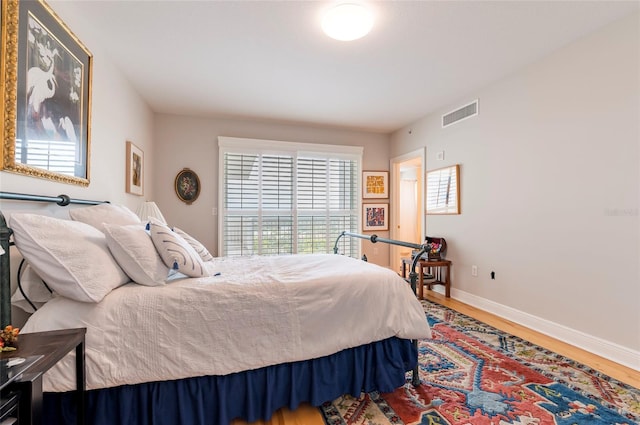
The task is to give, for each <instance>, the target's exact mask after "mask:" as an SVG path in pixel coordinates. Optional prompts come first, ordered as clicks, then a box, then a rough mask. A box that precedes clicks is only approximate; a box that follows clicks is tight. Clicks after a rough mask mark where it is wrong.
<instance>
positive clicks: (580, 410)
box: [321, 300, 640, 425]
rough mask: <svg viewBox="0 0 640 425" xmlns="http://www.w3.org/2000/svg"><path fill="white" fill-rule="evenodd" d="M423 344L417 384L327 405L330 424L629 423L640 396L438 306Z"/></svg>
mask: <svg viewBox="0 0 640 425" xmlns="http://www.w3.org/2000/svg"><path fill="white" fill-rule="evenodd" d="M422 303H423V307H424V309H425V312H426V313H427V319H428V321H429V324H430V325H431V327H432V330H433V339H432V340H422V341H420V342H419V359H418V361H419V363H420V379H421V381H422V385H420V386H419V387H418V388H413V386H412V385H411V384H410V383H409V378H410V376H409V375H408V376H407V383H406V384H405V386H404V387H402V388H399V389H398V390H396V391H395V392H393V393H387V394H379V393H368V394H363V395H362V396H361V397H360V398H357V399H356V398H353V397H341V398H339V399H337V400H334V401H333V402H331V403H326V404H325V405H324V406H322V408H321V410H322V414H323V416H324V420H325V423H326V424H328V425H343V424H344V425H386V424H420V425H422V424H425V425H427V424H428V425H440V424H449V425H466V424H473V425H582V424H589V425H596V424H602V425H623V424H625V425H631V424H638V423H640V390H639V389H636V388H633V387H631V386H629V385H626V384H623V383H621V382H618V381H616V380H614V379H613V378H610V377H608V376H606V375H603V374H602V373H600V372H598V371H595V370H593V369H591V368H589V367H587V366H584V365H581V364H579V363H576V362H574V361H572V360H569V359H567V358H565V357H562V356H560V355H558V354H556V353H553V352H551V351H549V350H546V349H544V348H541V347H539V346H536V345H534V344H531V343H529V342H527V341H525V340H523V339H520V338H518V337H515V336H512V335H509V334H506V333H504V332H502V331H499V330H497V329H495V328H493V327H491V326H489V325H487V324H485V323H482V322H479V321H477V320H475V319H472V318H470V317H468V316H465V315H464V314H461V313H458V312H456V311H453V310H450V309H448V308H446V307H443V306H441V305H439V304H435V303H432V302H429V301H426V300H425V301H422Z"/></svg>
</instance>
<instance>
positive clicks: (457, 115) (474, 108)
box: [442, 99, 478, 128]
mask: <svg viewBox="0 0 640 425" xmlns="http://www.w3.org/2000/svg"><path fill="white" fill-rule="evenodd" d="M476 115H478V99H476V100H474V101H473V102H471V103H469V104H468V105H464V106H463V107H461V108H458V109H456V110H455V111H452V112H449V113H448V114H444V115H443V116H442V128H444V127H448V126H450V125H452V124H455V123H457V122H459V121H462V120H466V119H467V118H471V117H475V116H476Z"/></svg>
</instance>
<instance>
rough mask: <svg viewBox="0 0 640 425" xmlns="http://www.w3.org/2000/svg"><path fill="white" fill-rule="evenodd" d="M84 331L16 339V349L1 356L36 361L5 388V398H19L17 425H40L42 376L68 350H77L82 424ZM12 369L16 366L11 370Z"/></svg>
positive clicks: (58, 332)
mask: <svg viewBox="0 0 640 425" xmlns="http://www.w3.org/2000/svg"><path fill="white" fill-rule="evenodd" d="M86 332H87V330H86V329H85V328H79V329H63V330H57V331H50V332H34V333H26V334H20V335H19V336H18V349H17V350H16V351H5V352H2V353H0V359H2V360H5V359H12V358H16V357H22V358H26V359H30V358H32V356H40V357H38V358H37V359H36V360H35V361H34V362H33V364H32V365H30V366H29V367H28V368H26V370H25V371H24V372H23V373H22V374H21V375H20V376H18V377H15V379H14V381H13V382H11V383H9V384H8V385H7V389H6V391H7V394H17V396H18V400H17V403H18V418H19V424H20V425H23V424H26V425H41V424H42V423H43V422H42V375H43V374H44V373H45V372H46V371H48V370H49V369H51V368H52V367H53V366H54V365H55V364H56V363H58V362H59V361H60V360H62V358H63V357H64V356H66V355H67V353H69V352H70V351H71V350H73V349H74V348H75V350H76V388H77V391H76V393H77V405H78V421H77V423H78V425H82V424H84V408H85V404H84V403H85V389H86V382H85V358H84V337H85V334H86ZM14 367H15V366H14Z"/></svg>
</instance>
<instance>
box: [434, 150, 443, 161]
mask: <svg viewBox="0 0 640 425" xmlns="http://www.w3.org/2000/svg"><path fill="white" fill-rule="evenodd" d="M436 160H437V161H444V151H440V152H438V153H437V154H436Z"/></svg>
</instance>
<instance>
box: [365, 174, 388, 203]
mask: <svg viewBox="0 0 640 425" xmlns="http://www.w3.org/2000/svg"><path fill="white" fill-rule="evenodd" d="M388 197H389V172H388V171H363V172H362V198H363V199H373V198H380V199H384V198H388Z"/></svg>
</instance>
